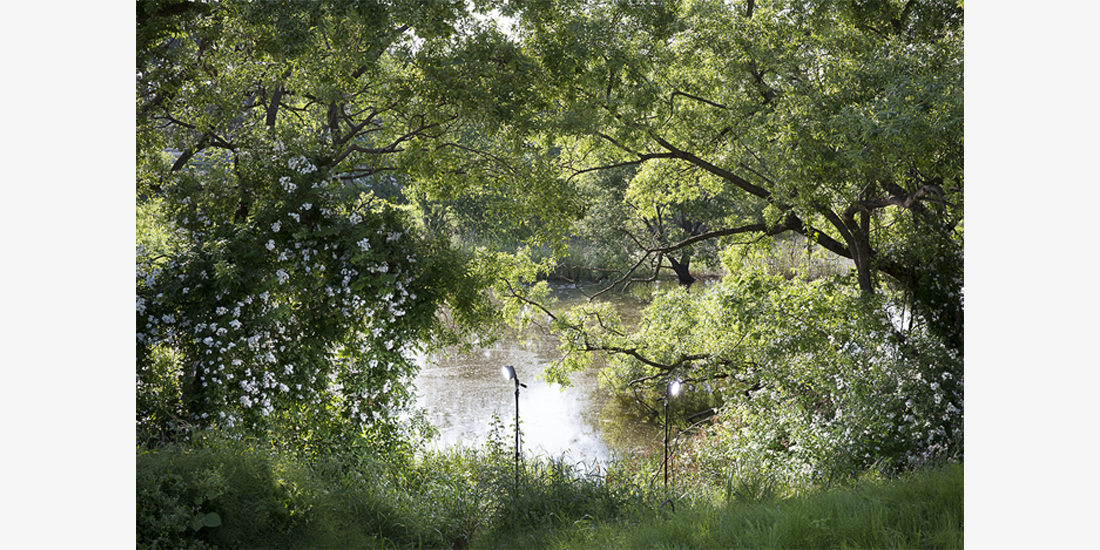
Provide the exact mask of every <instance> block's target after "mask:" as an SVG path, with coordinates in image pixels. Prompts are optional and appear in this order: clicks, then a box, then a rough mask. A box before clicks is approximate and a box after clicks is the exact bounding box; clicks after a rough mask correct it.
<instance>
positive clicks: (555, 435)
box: [416, 285, 662, 464]
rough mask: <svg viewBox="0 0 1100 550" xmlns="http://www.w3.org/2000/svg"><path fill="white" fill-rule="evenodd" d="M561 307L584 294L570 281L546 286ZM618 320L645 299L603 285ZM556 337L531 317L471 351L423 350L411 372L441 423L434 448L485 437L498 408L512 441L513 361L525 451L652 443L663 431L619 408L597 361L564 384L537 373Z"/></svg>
mask: <svg viewBox="0 0 1100 550" xmlns="http://www.w3.org/2000/svg"><path fill="white" fill-rule="evenodd" d="M552 289H553V290H552V296H553V297H554V298H555V299H556V300H557V302H556V304H555V306H554V307H553V310H554V311H561V310H564V309H566V308H568V307H572V306H573V305H577V304H580V303H582V302H583V301H584V300H586V297H585V295H584V294H583V293H582V292H581V291H579V290H577V289H575V288H574V287H572V286H566V285H557V286H553V287H552ZM599 299H601V300H608V301H610V302H612V303H613V304H614V305H615V307H616V308H617V309H618V311H619V314H620V315H621V316H622V318H623V320H624V322H627V323H632V322H633V321H636V320H637V318H638V317H639V316H640V314H641V312H642V309H643V308H644V307H645V302H646V299H645V297H644V296H640V295H638V294H624V293H620V292H615V293H608V294H605V295H603V296H601V297H600V298H599ZM557 345H558V343H557V340H556V338H554V336H552V335H551V334H550V333H549V331H548V329H546V328H545V327H542V326H535V325H534V324H532V326H530V327H529V328H528V329H527V330H526V331H524V332H523V333H522V334H514V333H513V334H509V335H507V336H506V337H504V338H501V339H500V340H499V341H498V342H496V343H495V344H493V345H491V346H489V347H484V348H476V349H475V350H474V351H473V352H471V353H467V354H459V353H457V352H456V351H455V350H448V352H447V353H436V354H431V355H421V356H419V357H418V358H417V361H418V363H419V364H420V367H421V370H420V374H419V376H418V378H417V380H416V387H417V404H418V405H419V406H420V407H423V408H425V409H426V410H427V412H428V416H429V418H430V419H431V422H432V424H433V425H434V426H435V427H436V428H438V430H439V434H440V435H439V438H438V439H437V440H436V441H435V442H434V444H435V445H436V447H437V448H446V447H451V446H456V445H470V446H476V445H480V444H482V443H484V442H485V440H486V438H487V436H488V435H489V433H490V429H491V427H492V422H493V415H496V416H497V417H498V418H499V419H500V421H501V423H502V424H503V426H504V428H505V433H504V435H505V436H506V437H505V440H506V441H508V442H511V441H512V439H511V437H512V434H513V433H514V432H513V431H512V430H513V429H514V424H513V423H514V420H515V407H516V401H515V399H516V398H515V385H514V382H511V381H509V380H506V379H505V378H504V377H503V376H502V375H501V367H503V366H504V365H512V366H513V367H515V370H516V373H517V376H518V377H519V380H520V382H522V383H524V384H526V385H527V387H526V388H520V396H519V415H520V428H521V430H522V448H523V451H524V453H525V454H527V455H531V454H535V455H539V454H541V455H547V456H553V457H559V456H562V455H564V456H565V457H566V458H567V459H569V460H572V461H574V462H584V463H586V464H592V463H593V462H598V463H599V464H606V463H607V461H608V460H609V459H611V458H612V457H613V456H616V455H619V456H621V455H623V454H625V453H631V452H634V451H638V450H642V449H645V448H647V447H651V446H653V445H654V444H656V443H658V442H660V441H661V439H660V438H661V435H662V431H661V429H660V428H659V427H658V426H657V425H655V424H654V423H652V422H647V421H646V420H645V419H642V418H638V417H635V416H632V415H630V414H628V413H626V412H625V411H624V408H623V406H622V404H621V403H620V402H619V400H617V399H615V398H613V397H612V396H611V395H609V393H608V392H607V391H606V390H603V389H602V388H600V386H599V383H598V381H597V372H596V369H590V370H589V371H586V372H582V373H577V374H574V375H573V377H572V382H573V385H572V386H570V387H567V388H562V387H561V386H559V385H557V384H549V383H548V382H546V381H545V380H543V379H542V376H541V375H542V372H543V370H544V369H545V368H546V366H547V365H549V364H551V363H552V362H554V361H556V360H558V359H559V358H560V354H559V353H558V349H557Z"/></svg>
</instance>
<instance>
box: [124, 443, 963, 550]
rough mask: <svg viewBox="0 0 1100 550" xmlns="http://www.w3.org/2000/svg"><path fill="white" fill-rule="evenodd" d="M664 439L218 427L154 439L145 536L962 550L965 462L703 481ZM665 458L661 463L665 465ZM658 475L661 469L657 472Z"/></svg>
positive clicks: (286, 542) (303, 542) (287, 543)
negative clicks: (575, 452)
mask: <svg viewBox="0 0 1100 550" xmlns="http://www.w3.org/2000/svg"><path fill="white" fill-rule="evenodd" d="M659 459H660V455H659V453H654V454H653V455H652V456H643V457H638V458H637V459H635V460H628V461H621V462H618V463H616V464H614V465H612V466H611V467H609V468H607V469H603V470H599V471H596V470H594V469H592V468H583V467H581V465H578V464H575V463H571V462H568V461H565V460H561V459H554V458H547V457H540V458H537V459H532V460H527V461H525V462H524V464H523V467H522V469H521V474H520V476H519V478H518V481H517V479H516V478H515V477H513V467H514V465H513V462H512V455H511V448H509V447H508V446H507V438H506V437H501V435H500V432H497V435H496V436H495V437H494V438H491V439H490V441H489V443H488V444H487V445H486V446H484V447H482V448H478V449H471V448H463V449H450V450H447V451H444V452H428V453H423V454H420V455H418V456H415V457H413V456H411V455H401V454H395V453H387V454H385V455H379V454H374V453H370V452H363V451H362V450H361V451H360V452H351V451H344V452H342V453H338V454H328V455H325V456H324V457H323V458H322V457H318V458H315V459H306V458H304V457H303V456H302V455H301V454H299V453H298V452H296V451H295V450H294V449H293V448H283V449H274V448H272V447H270V446H266V445H263V444H261V443H259V442H257V441H241V440H234V439H228V438H221V437H219V436H215V435H213V434H210V433H206V434H204V435H201V436H199V437H194V438H190V439H189V440H188V441H187V442H186V443H179V444H168V445H162V446H158V447H157V448H150V449H143V450H142V451H140V452H139V454H138V461H137V499H138V517H137V533H138V539H137V542H138V546H139V547H142V548H467V547H470V548H654V547H672V548H836V547H851V548H960V547H962V542H963V508H962V503H963V494H962V491H963V468H962V465H961V464H959V463H951V464H941V465H937V466H936V467H932V468H928V469H924V470H921V471H920V472H916V473H910V474H905V475H903V476H900V477H886V476H883V475H881V474H879V473H876V472H873V471H872V472H865V473H864V474H862V475H861V476H859V477H858V478H852V479H849V480H847V481H845V482H844V483H841V484H837V485H834V486H831V487H823V486H819V487H812V488H811V487H806V486H804V487H792V486H789V485H782V484H778V483H776V482H774V481H773V480H770V479H768V478H761V477H751V476H739V475H734V476H731V477H728V478H726V479H725V480H713V479H712V480H709V481H707V480H704V479H703V478H701V477H699V476H696V475H694V474H692V473H691V472H690V471H689V470H688V469H687V468H685V467H681V466H674V468H673V470H674V471H673V478H674V480H675V481H674V483H673V486H672V489H671V490H669V491H665V490H664V489H663V488H662V487H661V486H660V484H657V485H654V484H653V483H652V476H651V475H650V474H651V470H652V468H653V467H654V466H656V467H658V468H659ZM655 463H656V464H655ZM647 478H648V479H647Z"/></svg>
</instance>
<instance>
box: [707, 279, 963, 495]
mask: <svg viewBox="0 0 1100 550" xmlns="http://www.w3.org/2000/svg"><path fill="white" fill-rule="evenodd" d="M849 288H850V286H845V285H842V284H839V283H838V282H837V281H835V280H832V279H822V280H818V281H814V282H806V281H803V280H799V279H795V280H793V281H789V282H788V281H785V280H784V279H782V278H778V277H771V276H766V275H763V274H761V273H754V272H748V273H745V272H743V273H742V274H740V275H738V276H734V277H731V278H729V279H727V281H725V282H724V283H723V284H722V285H719V286H718V287H717V288H715V289H714V290H713V291H712V292H710V293H708V294H707V296H705V297H704V298H703V301H704V302H706V301H708V300H710V301H718V302H720V303H723V304H725V306H726V308H727V309H728V310H729V312H730V313H731V314H732V315H731V316H730V317H727V318H726V322H727V323H732V324H726V325H724V326H721V328H717V327H716V329H717V330H726V331H731V332H733V334H734V335H736V336H735V337H734V338H733V339H734V340H735V341H738V342H740V344H739V346H738V348H739V349H737V350H736V352H737V354H738V356H737V357H738V359H737V361H738V363H739V364H740V365H741V368H738V369H735V370H734V371H732V372H730V374H731V375H732V376H731V378H732V381H730V382H728V383H726V384H724V385H722V386H721V388H720V390H719V391H720V394H721V396H722V399H723V401H724V405H723V407H722V408H721V410H720V413H719V416H718V419H717V420H718V421H717V422H716V423H715V424H714V425H713V426H711V427H709V428H708V430H709V431H708V433H707V434H706V437H703V438H700V440H699V441H697V443H698V444H697V445H694V446H693V447H692V450H691V451H689V454H690V456H689V458H688V460H689V461H692V462H694V463H696V464H697V466H698V467H699V468H700V469H701V470H703V471H705V472H708V474H709V475H710V476H713V477H717V478H718V479H722V478H729V477H730V476H731V475H733V476H734V477H737V476H740V477H746V476H763V477H765V478H768V479H772V480H776V481H777V482H783V483H785V484H799V483H802V482H822V481H829V480H833V479H838V478H841V477H845V476H849V475H851V474H854V473H858V472H862V471H865V470H866V469H868V468H872V467H875V468H878V469H880V470H882V471H886V472H894V471H899V470H904V469H910V468H913V467H916V466H919V465H922V464H924V463H927V462H929V461H933V460H937V459H942V458H950V457H954V458H961V456H962V452H963V447H962V442H963V370H962V365H963V362H962V357H961V356H960V355H959V354H958V353H957V352H956V351H955V350H953V349H951V348H949V347H948V346H946V345H944V344H943V343H942V342H941V341H939V340H938V339H937V338H935V337H933V336H931V335H929V334H928V333H926V332H925V331H924V330H923V329H922V328H921V327H920V326H919V325H918V326H917V327H916V328H914V329H912V330H909V331H907V332H903V331H901V330H900V329H899V328H898V327H896V326H894V324H893V323H895V320H893V319H891V315H890V312H891V309H890V308H889V307H888V304H887V303H886V302H885V301H884V300H883V299H881V298H875V297H868V296H861V295H858V294H856V293H855V292H854V291H851V290H848V289H849ZM734 319H736V321H733V320H734ZM704 322H705V321H704ZM712 322H713V320H712ZM729 351H733V350H727V353H728V352H729ZM726 357H727V358H728V357H730V356H729V355H727V356H726Z"/></svg>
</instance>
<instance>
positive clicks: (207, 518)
mask: <svg viewBox="0 0 1100 550" xmlns="http://www.w3.org/2000/svg"><path fill="white" fill-rule="evenodd" d="M221 524H222V518H221V516H219V515H218V513H217V512H210V513H208V514H206V515H204V516H195V520H194V521H192V522H191V528H192V529H194V530H195V531H198V530H199V529H202V528H203V527H220V526H221Z"/></svg>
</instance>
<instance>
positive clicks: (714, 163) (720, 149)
mask: <svg viewBox="0 0 1100 550" xmlns="http://www.w3.org/2000/svg"><path fill="white" fill-rule="evenodd" d="M510 6H512V7H513V9H514V10H515V13H516V14H517V15H519V16H520V17H519V21H520V23H521V31H520V35H521V36H522V37H523V39H524V45H525V47H526V48H527V49H528V51H529V52H530V55H532V56H533V57H535V58H537V59H539V61H540V62H541V63H542V65H543V66H544V67H545V68H546V71H547V72H548V73H549V74H550V77H549V78H548V80H549V81H552V82H554V83H555V84H556V87H555V88H554V90H555V93H556V94H557V95H556V99H555V101H556V102H557V103H556V104H557V105H558V106H559V109H558V111H557V113H556V116H555V117H554V119H553V122H552V124H551V129H549V130H547V131H551V132H555V133H556V134H557V135H558V136H560V140H561V143H562V144H563V156H565V157H567V159H568V160H567V161H566V162H567V165H568V166H571V167H572V171H571V174H572V176H573V177H581V176H584V175H587V174H590V173H591V172H594V171H600V170H605V169H618V168H622V167H624V166H635V167H637V168H638V170H637V173H636V175H635V176H634V178H633V179H632V180H631V183H630V189H629V190H628V192H627V193H626V195H627V196H628V197H632V198H633V200H634V204H635V207H636V214H635V216H634V218H635V220H636V222H637V225H638V226H642V227H645V228H646V229H647V231H645V232H639V231H637V229H636V228H635V230H634V234H635V238H634V239H631V240H628V241H627V242H629V243H634V244H635V245H636V250H637V253H636V257H637V258H639V261H638V262H637V264H636V265H635V267H634V268H633V269H631V270H629V271H628V272H627V273H625V274H624V275H623V276H622V278H621V279H620V282H627V281H629V280H631V278H636V277H634V273H635V272H636V271H637V270H638V269H639V268H641V267H642V266H643V265H645V264H646V263H647V262H648V263H649V264H650V265H652V266H653V267H654V269H655V270H656V269H659V268H660V266H661V265H662V263H663V262H664V260H665V259H668V261H669V263H670V264H671V265H670V267H671V268H672V269H674V270H677V273H678V274H679V275H680V278H681V280H682V281H684V282H689V281H690V280H691V278H690V275H685V273H686V272H687V267H688V266H687V265H686V263H687V262H685V261H684V258H685V256H683V255H684V254H685V253H686V252H689V251H690V250H692V249H693V248H694V247H698V246H699V244H700V243H703V242H707V241H712V240H715V239H724V238H725V239H727V241H723V242H728V238H730V237H733V236H738V237H741V238H745V237H750V238H758V237H768V236H775V235H781V234H784V233H797V234H800V235H803V236H805V237H806V238H807V239H809V240H810V241H812V242H813V243H816V244H817V245H819V246H821V247H823V248H824V249H826V250H829V251H831V252H832V253H835V254H837V255H839V256H841V257H845V258H849V259H851V260H852V261H853V262H854V264H855V267H856V275H857V277H856V283H857V284H858V286H859V288H860V290H861V291H862V292H863V293H866V294H873V293H876V292H878V291H879V290H880V288H881V285H882V284H883V283H889V284H890V285H893V286H895V287H896V288H900V289H903V290H904V291H905V292H907V293H908V295H909V296H910V298H911V300H912V302H913V305H914V307H915V308H916V309H917V310H918V312H919V313H920V315H921V317H922V319H924V320H925V321H926V322H928V323H929V324H930V326H931V327H932V328H933V329H934V330H935V331H936V332H937V334H939V335H940V336H941V337H942V338H945V339H946V340H947V341H949V342H950V343H951V345H952V346H953V347H954V348H956V349H961V347H962V330H961V328H962V292H961V289H962V193H963V174H962V165H963V152H962V10H961V8H959V7H958V6H957V5H956V4H955V3H954V2H946V1H927V2H917V1H915V0H914V1H908V2H883V3H861V2H841V1H823V2H810V3H806V2H787V1H774V2H745V3H728V2H709V1H698V2H684V3H682V4H678V3H671V2H668V3H664V2H654V3H626V4H620V3H607V4H603V3H596V4H594V5H590V4H569V5H566V6H563V5H557V4H555V5H554V7H552V8H551V7H546V6H544V4H543V3H539V2H517V3H512V4H510ZM712 197H721V198H722V199H723V201H724V203H723V204H721V205H717V206H716V207H714V208H711V209H710V210H700V209H699V208H698V207H697V206H690V207H689V205H691V204H692V203H693V202H697V201H706V200H709V199H710V198H712ZM699 218H701V219H699ZM675 226H679V227H681V228H682V229H686V230H682V231H681V232H678V233H676V234H675V238H674V239H670V238H669V237H671V236H673V234H672V233H669V232H668V231H667V230H662V228H666V229H667V228H668V227H675ZM626 229H628V230H629V229H630V228H626ZM645 233H648V235H645ZM649 236H655V237H656V238H655V239H650V238H648V237H649ZM662 239H663V240H662ZM677 256H679V257H677ZM686 257H690V256H686ZM884 276H885V278H884Z"/></svg>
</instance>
